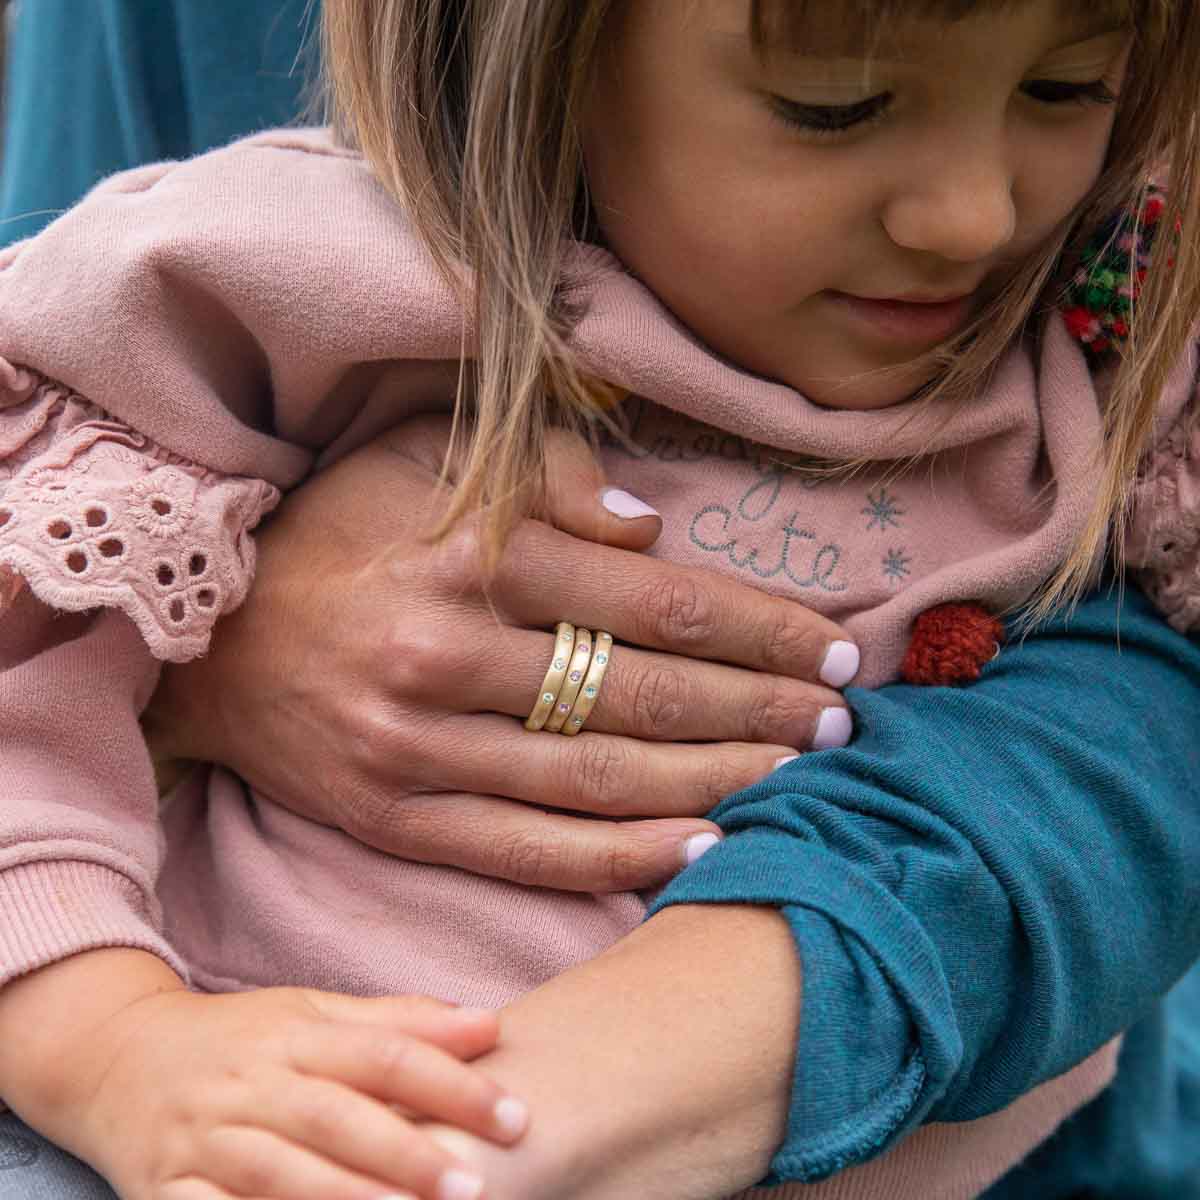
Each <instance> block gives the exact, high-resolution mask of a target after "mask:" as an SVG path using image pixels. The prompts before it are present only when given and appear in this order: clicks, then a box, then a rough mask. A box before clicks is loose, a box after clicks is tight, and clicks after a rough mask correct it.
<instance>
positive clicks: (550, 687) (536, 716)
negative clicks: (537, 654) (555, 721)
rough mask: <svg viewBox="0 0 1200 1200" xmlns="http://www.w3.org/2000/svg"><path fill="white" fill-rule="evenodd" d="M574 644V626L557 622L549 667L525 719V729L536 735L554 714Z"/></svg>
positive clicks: (565, 622) (568, 622) (567, 622)
mask: <svg viewBox="0 0 1200 1200" xmlns="http://www.w3.org/2000/svg"><path fill="white" fill-rule="evenodd" d="M574 644H575V626H574V625H572V624H571V623H570V621H559V623H558V627H557V628H556V629H555V630H554V650H553V651H552V652H551V658H550V666H549V668H548V669H547V671H546V677H545V679H543V680H542V686H541V687H540V688H539V689H538V697H537V701H536V703H535V704H534V706H533V711H532V712H530V714H529V716H528V717H527V718H526V719H525V728H526V729H528V730H530V731H532V732H534V733H536V732H537V731H538V730H539V729H541V728H542V727H543V726H544V725H545V724H546V722H547V720H549V718H550V715H551V714H552V713H553V712H554V704H555V701H556V700H557V699H558V693H559V692H560V691H561V690H562V685H563V680H565V679H566V677H567V667H568V665H569V664H570V661H571V648H572V647H573V646H574Z"/></svg>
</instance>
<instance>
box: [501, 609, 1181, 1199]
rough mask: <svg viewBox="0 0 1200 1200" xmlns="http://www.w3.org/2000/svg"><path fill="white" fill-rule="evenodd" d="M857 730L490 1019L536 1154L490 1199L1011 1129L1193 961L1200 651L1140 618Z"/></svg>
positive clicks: (738, 808)
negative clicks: (969, 1122)
mask: <svg viewBox="0 0 1200 1200" xmlns="http://www.w3.org/2000/svg"><path fill="white" fill-rule="evenodd" d="M1118 616H1119V621H1120V624H1119V631H1120V646H1119V648H1118V645H1117V642H1116V638H1115V635H1116V632H1117V629H1118ZM852 702H853V703H854V705H855V707H856V710H857V714H858V719H859V722H860V728H861V733H860V736H859V738H858V739H857V741H856V742H855V744H854V745H853V746H851V747H850V748H848V749H846V750H840V751H831V752H829V753H828V754H825V755H821V756H819V757H818V756H813V757H809V758H807V759H805V760H801V762H799V763H796V764H793V765H792V766H791V767H790V768H788V769H786V770H784V771H782V772H779V773H777V774H776V775H774V776H772V777H771V778H770V779H768V780H765V781H763V782H762V783H760V784H758V785H757V786H755V787H754V788H751V789H749V790H748V791H747V792H744V793H742V794H740V795H738V796H735V797H732V798H731V799H730V800H729V801H727V802H726V803H725V804H723V805H722V806H721V807H720V809H718V811H717V813H716V814H715V815H716V816H717V818H718V819H719V820H720V821H721V823H722V825H723V826H724V827H725V829H726V831H727V834H728V836H727V839H726V841H725V842H724V843H723V844H722V846H720V847H718V848H717V849H716V850H715V851H713V852H711V853H710V854H709V855H707V856H705V858H704V859H702V860H701V861H700V862H699V863H697V864H696V865H695V866H694V867H692V868H691V869H689V870H688V871H687V872H685V873H684V874H683V875H682V876H680V878H679V879H677V880H676V881H675V883H673V884H672V885H671V886H670V887H669V888H668V889H667V892H666V893H665V895H664V896H663V898H662V901H661V902H660V907H659V909H658V913H657V915H655V916H653V917H652V918H651V919H650V920H649V921H648V922H647V924H646V925H645V926H644V927H643V928H642V929H641V930H639V931H638V932H637V933H636V934H635V935H634V936H633V937H631V938H630V939H628V940H627V942H625V943H623V944H622V945H621V946H619V947H617V948H615V949H614V950H613V951H612V952H610V953H609V954H608V955H605V956H603V957H602V958H600V959H598V960H596V961H595V962H593V963H589V964H585V965H584V966H582V967H580V968H578V969H576V970H575V971H573V972H570V973H569V974H568V975H566V976H563V977H562V978H560V979H558V980H555V981H553V982H552V983H550V984H548V985H546V986H545V987H543V988H540V989H538V990H537V991H536V992H534V993H532V994H531V995H529V996H527V997H525V998H524V999H523V1000H521V1001H520V1002H519V1003H518V1004H517V1005H514V1006H513V1008H512V1009H511V1010H510V1012H509V1014H508V1015H507V1016H506V1021H505V1028H504V1038H503V1043H502V1049H501V1050H500V1051H498V1052H497V1054H496V1055H495V1057H494V1059H489V1060H488V1062H489V1065H491V1064H493V1063H494V1065H495V1068H496V1071H497V1078H498V1079H500V1080H501V1081H502V1082H503V1083H504V1084H505V1085H506V1086H509V1087H511V1088H513V1089H515V1090H519V1091H521V1092H522V1094H524V1095H526V1096H527V1097H528V1098H529V1099H530V1101H531V1103H532V1107H533V1111H534V1113H535V1118H536V1125H535V1129H534V1130H533V1131H532V1133H531V1136H530V1141H529V1143H528V1144H527V1146H525V1147H523V1148H522V1150H520V1151H518V1152H516V1153H515V1154H513V1155H512V1156H506V1157H505V1158H502V1159H499V1160H496V1161H492V1162H489V1163H488V1170H489V1177H490V1178H492V1179H493V1186H494V1187H496V1188H499V1189H500V1190H499V1191H497V1192H496V1194H497V1195H498V1196H504V1195H506V1194H512V1195H528V1196H531V1197H536V1196H545V1197H559V1196H571V1197H572V1198H573V1200H574V1198H578V1200H585V1198H586V1200H607V1198H608V1197H618V1196H622V1195H628V1194H631V1192H630V1191H629V1188H628V1186H627V1185H628V1183H629V1179H630V1178H633V1179H638V1180H641V1179H653V1180H667V1179H671V1180H674V1181H675V1182H674V1183H673V1184H672V1187H674V1188H675V1190H673V1191H672V1190H669V1189H666V1188H665V1187H664V1189H663V1190H662V1191H661V1192H658V1193H655V1192H654V1190H653V1189H649V1190H647V1192H646V1194H670V1195H672V1197H674V1196H676V1195H678V1196H710V1197H711V1196H720V1195H722V1194H723V1193H724V1192H728V1191H732V1190H734V1188H735V1187H736V1186H741V1185H743V1184H745V1183H747V1182H750V1180H751V1179H752V1178H753V1174H754V1171H755V1170H757V1169H759V1168H761V1166H762V1165H763V1164H764V1163H765V1161H766V1155H765V1153H763V1150H764V1147H765V1146H766V1145H768V1144H773V1145H776V1146H778V1150H777V1152H776V1153H775V1155H774V1158H773V1160H772V1163H771V1166H772V1171H773V1174H772V1178H775V1179H779V1178H814V1177H818V1176H821V1175H823V1174H827V1173H828V1172H829V1171H832V1170H836V1169H840V1168H842V1167H844V1166H846V1165H848V1164H850V1163H853V1162H857V1161H862V1160H864V1159H866V1158H869V1157H871V1156H872V1155H874V1154H877V1153H878V1152H879V1151H880V1150H881V1149H882V1148H884V1147H885V1146H887V1145H889V1144H891V1143H893V1142H894V1141H895V1140H896V1139H897V1138H899V1137H900V1136H902V1135H903V1134H905V1133H906V1132H908V1131H911V1130H912V1129H913V1128H914V1127H915V1126H916V1125H917V1124H919V1123H920V1122H922V1121H925V1120H955V1121H961V1120H965V1119H969V1118H971V1117H974V1116H979V1115H981V1114H983V1113H986V1112H991V1111H995V1110H997V1109H999V1108H1001V1107H1003V1106H1005V1105H1006V1104H1008V1103H1009V1102H1010V1101H1012V1100H1013V1099H1014V1098H1015V1097H1017V1096H1018V1095H1020V1094H1022V1093H1024V1092H1026V1091H1028V1090H1029V1089H1030V1088H1032V1087H1034V1086H1035V1085H1037V1084H1038V1083H1040V1082H1041V1081H1043V1080H1045V1079H1048V1078H1050V1077H1052V1076H1054V1075H1056V1074H1058V1073H1060V1072H1062V1071H1064V1070H1066V1069H1067V1068H1068V1067H1069V1066H1071V1065H1072V1064H1073V1063H1075V1062H1077V1061H1079V1060H1080V1059H1081V1058H1083V1057H1085V1056H1086V1055H1088V1054H1089V1053H1090V1052H1091V1051H1093V1050H1094V1049H1095V1048H1096V1047H1097V1046H1099V1045H1100V1044H1101V1043H1103V1042H1104V1041H1106V1040H1107V1039H1109V1038H1110V1037H1111V1036H1112V1035H1113V1034H1114V1033H1116V1032H1117V1031H1119V1030H1120V1029H1122V1028H1126V1027H1128V1026H1129V1025H1131V1024H1133V1023H1134V1022H1135V1021H1137V1020H1138V1019H1139V1018H1140V1017H1141V1016H1143V1015H1144V1014H1145V1013H1146V1012H1147V1011H1148V1010H1149V1009H1150V1008H1151V1006H1152V1005H1153V1004H1154V1002H1155V1001H1156V1000H1157V999H1158V998H1160V997H1161V996H1162V995H1163V994H1164V993H1165V992H1166V991H1167V990H1168V989H1169V987H1170V986H1171V984H1172V983H1173V982H1174V980H1175V979H1177V978H1178V977H1179V976H1180V975H1181V974H1182V973H1183V972H1184V971H1185V970H1186V968H1187V966H1188V965H1189V964H1190V963H1191V962H1192V961H1194V960H1195V958H1196V957H1197V955H1198V954H1200V877H1198V876H1197V873H1196V871H1195V870H1194V864H1195V862H1196V861H1197V857H1198V856H1200V806H1197V805H1196V803H1195V795H1196V781H1197V780H1198V779H1200V746H1198V745H1197V739H1196V737H1195V730H1196V728H1197V727H1198V725H1200V646H1198V645H1197V644H1195V643H1194V642H1193V643H1189V642H1188V641H1187V640H1186V639H1184V638H1182V637H1180V636H1179V635H1177V634H1175V633H1173V632H1172V631H1171V630H1169V629H1168V628H1167V627H1166V626H1165V625H1163V624H1162V623H1161V622H1160V621H1159V620H1158V619H1157V618H1156V617H1155V616H1154V614H1152V613H1151V612H1150V611H1149V609H1148V607H1147V606H1146V604H1145V602H1144V601H1143V600H1142V598H1141V597H1140V596H1138V595H1136V594H1133V593H1130V594H1128V595H1127V597H1126V601H1125V604H1124V607H1123V608H1122V609H1121V610H1120V611H1119V613H1118V607H1117V604H1116V601H1115V599H1113V598H1111V597H1109V596H1103V595H1098V596H1095V597H1093V598H1092V599H1091V600H1090V601H1089V602H1087V603H1086V604H1084V605H1082V606H1081V608H1080V609H1079V611H1078V613H1077V614H1076V616H1075V618H1074V619H1073V620H1072V621H1071V622H1069V623H1066V622H1058V623H1055V624H1054V625H1052V626H1050V627H1048V628H1047V629H1045V630H1044V631H1042V632H1040V633H1039V634H1038V635H1036V636H1034V637H1031V638H1030V639H1029V640H1028V641H1027V642H1026V643H1024V644H1023V645H1013V646H1010V647H1008V648H1007V649H1006V650H1005V652H1004V654H1003V655H1002V656H1001V657H1000V659H999V660H998V661H997V662H996V663H995V664H994V665H993V666H992V667H991V668H989V669H988V670H987V671H986V672H985V674H984V677H983V679H982V680H981V681H980V682H979V684H977V685H976V686H974V687H971V688H968V689H963V690H961V691H952V690H947V689H914V688H906V687H892V688H885V689H882V690H881V691H880V692H878V693H869V694H868V693H856V694H854V695H853V698H852ZM730 901H740V902H742V903H745V902H750V903H752V904H760V905H764V906H772V907H763V908H747V909H746V910H745V911H744V912H742V913H740V914H739V913H738V911H737V910H736V909H733V908H730V907H729V902H730ZM699 904H705V905H708V904H714V905H716V906H717V907H714V908H712V909H710V910H705V909H700V908H698V907H696V906H697V905H699ZM676 905H679V906H680V907H675V906H676ZM774 906H778V908H779V909H781V910H782V912H783V914H784V916H785V917H786V919H787V923H788V925H789V926H790V931H791V934H792V936H793V937H794V939H795V943H796V945H797V946H798V949H799V959H800V963H801V966H802V970H803V1009H802V1011H801V1006H800V999H799V996H800V991H799V984H800V971H799V970H798V969H797V965H796V962H795V960H794V959H793V958H792V957H791V955H792V954H794V950H792V948H791V947H790V946H789V945H788V940H787V939H785V938H784V936H783V924H784V923H783V920H782V919H781V918H780V917H779V916H778V915H777V912H776V908H775V907H774ZM739 920H740V923H739ZM731 922H732V923H733V924H732V925H730V923H731ZM692 996H695V997H698V1001H697V1002H696V1003H695V1004H692V1003H691V1002H690V998H691V997H692ZM580 1013H586V1014H587V1036H586V1037H584V1036H583V1035H582V1034H580V1033H579V1029H580V1024H579V1014H580ZM797 1014H799V1025H798V1029H799V1035H798V1039H797V1046H798V1053H797V1055H796V1057H795V1060H794V1061H795V1069H794V1074H793V1076H792V1078H791V1081H790V1084H787V1083H785V1082H784V1079H783V1076H782V1072H781V1070H780V1068H781V1065H782V1059H781V1057H780V1056H788V1057H790V1055H791V1051H790V1049H789V1047H790V1045H791V1042H792V1039H793V1038H795V1037H796V1029H797V1025H796V1022H795V1020H794V1018H795V1017H796V1015H797ZM573 1039H574V1040H573ZM785 1093H790V1094H787V1095H785ZM731 1098H732V1099H733V1102H731ZM784 1131H786V1133H785V1132H784ZM756 1156H757V1157H756ZM626 1164H632V1165H630V1166H627V1165H626ZM627 1171H632V1172H633V1174H632V1175H628V1174H627ZM507 1186H513V1187H514V1190H513V1191H512V1192H511V1193H506V1192H505V1191H504V1190H503V1189H504V1188H505V1187H507ZM623 1186H624V1187H625V1189H626V1190H625V1191H622V1190H621V1189H622V1187H623Z"/></svg>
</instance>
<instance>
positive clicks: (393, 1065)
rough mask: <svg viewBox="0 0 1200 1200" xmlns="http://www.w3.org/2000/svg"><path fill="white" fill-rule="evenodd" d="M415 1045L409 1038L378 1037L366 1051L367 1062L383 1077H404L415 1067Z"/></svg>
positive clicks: (394, 1078) (393, 1078)
mask: <svg viewBox="0 0 1200 1200" xmlns="http://www.w3.org/2000/svg"><path fill="white" fill-rule="evenodd" d="M414 1049H415V1047H414V1045H413V1043H412V1042H411V1041H409V1039H408V1038H405V1037H397V1036H392V1037H389V1038H376V1039H373V1040H372V1041H371V1043H370V1044H369V1047H368V1048H367V1049H366V1050H365V1051H364V1055H365V1057H366V1061H367V1064H368V1066H369V1068H371V1069H372V1070H373V1072H374V1073H376V1074H377V1075H378V1076H379V1077H380V1078H381V1079H392V1080H396V1079H403V1078H404V1076H406V1075H407V1074H408V1073H409V1072H410V1071H411V1070H412V1067H413V1056H414Z"/></svg>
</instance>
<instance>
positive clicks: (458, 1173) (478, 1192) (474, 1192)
mask: <svg viewBox="0 0 1200 1200" xmlns="http://www.w3.org/2000/svg"><path fill="white" fill-rule="evenodd" d="M437 1194H438V1200H479V1197H480V1196H482V1195H483V1180H482V1179H481V1178H480V1177H479V1176H478V1175H474V1174H472V1173H471V1172H470V1171H464V1170H463V1169H462V1168H461V1167H451V1168H450V1169H449V1170H448V1171H443V1172H442V1174H441V1177H440V1178H439V1179H438V1190H437Z"/></svg>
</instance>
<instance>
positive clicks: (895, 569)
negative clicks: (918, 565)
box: [881, 549, 912, 583]
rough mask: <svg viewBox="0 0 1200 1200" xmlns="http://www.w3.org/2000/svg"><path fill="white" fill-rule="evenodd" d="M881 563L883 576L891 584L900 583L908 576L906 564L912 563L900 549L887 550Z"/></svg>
mask: <svg viewBox="0 0 1200 1200" xmlns="http://www.w3.org/2000/svg"><path fill="white" fill-rule="evenodd" d="M881 561H882V562H883V574H884V576H885V577H886V578H888V579H890V580H891V581H892V583H900V582H902V581H903V580H904V578H905V577H906V576H907V575H908V573H909V570H908V564H909V563H911V562H912V559H911V558H909V556H908V555H907V554H905V553H904V551H903V550H902V549H901V550H889V551H888V552H887V554H885V555H884V556H883V559H882V560H881Z"/></svg>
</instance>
